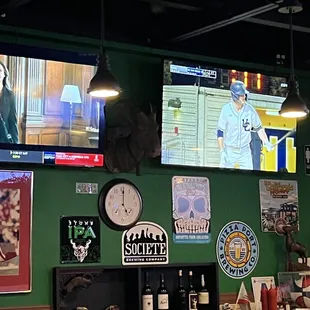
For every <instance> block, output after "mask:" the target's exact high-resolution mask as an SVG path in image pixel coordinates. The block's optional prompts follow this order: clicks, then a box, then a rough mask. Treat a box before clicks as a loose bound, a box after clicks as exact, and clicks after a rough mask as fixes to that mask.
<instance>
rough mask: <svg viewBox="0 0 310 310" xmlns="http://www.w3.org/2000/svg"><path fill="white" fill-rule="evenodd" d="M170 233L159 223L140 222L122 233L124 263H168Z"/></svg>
mask: <svg viewBox="0 0 310 310" xmlns="http://www.w3.org/2000/svg"><path fill="white" fill-rule="evenodd" d="M168 262H169V257H168V235H167V232H166V231H165V230H164V229H163V228H162V227H161V226H159V225H158V224H156V223H153V222H139V223H137V224H136V225H135V226H134V227H132V228H130V229H128V230H126V231H124V232H123V235H122V264H123V265H150V264H156V265H158V264H168Z"/></svg>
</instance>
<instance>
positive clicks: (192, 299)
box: [188, 294, 198, 310]
mask: <svg viewBox="0 0 310 310" xmlns="http://www.w3.org/2000/svg"><path fill="white" fill-rule="evenodd" d="M188 303H189V310H196V309H197V303H198V296H197V294H188Z"/></svg>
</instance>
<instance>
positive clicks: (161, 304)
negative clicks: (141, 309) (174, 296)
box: [157, 294, 169, 310]
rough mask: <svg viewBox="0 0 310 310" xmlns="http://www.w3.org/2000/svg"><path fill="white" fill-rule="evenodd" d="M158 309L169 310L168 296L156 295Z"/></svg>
mask: <svg viewBox="0 0 310 310" xmlns="http://www.w3.org/2000/svg"><path fill="white" fill-rule="evenodd" d="M157 302H158V309H160V310H166V309H169V296H168V294H158V299H157Z"/></svg>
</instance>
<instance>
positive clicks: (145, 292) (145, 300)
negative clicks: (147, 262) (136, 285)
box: [142, 272, 153, 310]
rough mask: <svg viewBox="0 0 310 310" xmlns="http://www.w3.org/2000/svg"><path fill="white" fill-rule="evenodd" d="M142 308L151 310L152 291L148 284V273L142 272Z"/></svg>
mask: <svg viewBox="0 0 310 310" xmlns="http://www.w3.org/2000/svg"><path fill="white" fill-rule="evenodd" d="M142 310H153V291H152V288H151V287H150V285H149V274H148V272H145V274H144V286H143V288H142Z"/></svg>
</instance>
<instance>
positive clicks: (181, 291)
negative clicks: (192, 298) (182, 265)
mask: <svg viewBox="0 0 310 310" xmlns="http://www.w3.org/2000/svg"><path fill="white" fill-rule="evenodd" d="M174 300H175V309H176V310H187V304H186V290H185V288H184V286H183V276H182V270H179V276H178V287H177V289H176V291H175V295H174Z"/></svg>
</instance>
